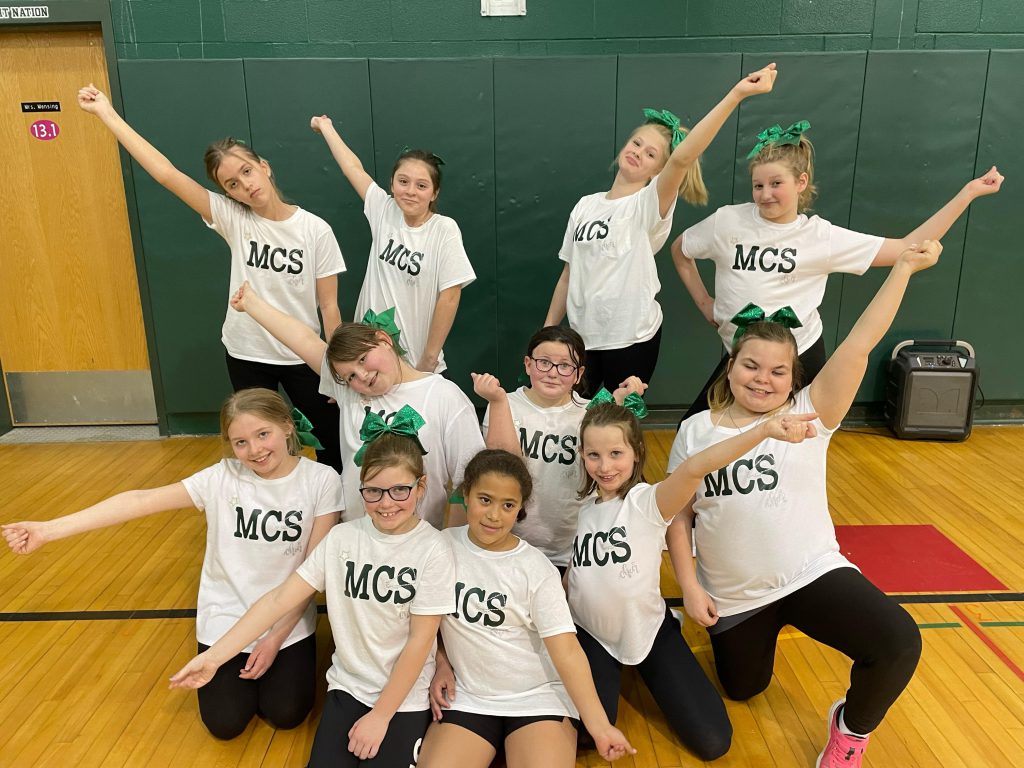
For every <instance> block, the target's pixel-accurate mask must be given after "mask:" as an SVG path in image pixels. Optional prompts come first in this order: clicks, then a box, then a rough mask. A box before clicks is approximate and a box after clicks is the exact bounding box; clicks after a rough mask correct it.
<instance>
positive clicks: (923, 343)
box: [890, 339, 974, 360]
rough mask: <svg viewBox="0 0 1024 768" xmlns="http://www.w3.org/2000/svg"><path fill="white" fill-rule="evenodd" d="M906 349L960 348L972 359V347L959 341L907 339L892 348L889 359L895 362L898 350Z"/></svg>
mask: <svg viewBox="0 0 1024 768" xmlns="http://www.w3.org/2000/svg"><path fill="white" fill-rule="evenodd" d="M907 347H943V348H945V349H955V348H957V347H962V348H963V349H965V350H966V351H967V353H968V355H967V356H968V357H974V347H972V346H971V345H970V344H968V343H967V342H966V341H961V340H960V339H957V340H955V341H954V340H953V339H908V340H907V341H901V342H900V343H899V344H897V345H896V346H895V347H894V348H893V350H892V357H891V358H890V359H891V360H895V359H896V355H898V354H899V352H900V350H901V349H906V348H907Z"/></svg>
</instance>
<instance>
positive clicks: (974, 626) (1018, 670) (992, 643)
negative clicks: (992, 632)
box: [948, 605, 1024, 680]
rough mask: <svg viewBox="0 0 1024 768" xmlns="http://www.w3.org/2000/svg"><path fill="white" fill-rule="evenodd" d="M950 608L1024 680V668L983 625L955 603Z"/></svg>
mask: <svg viewBox="0 0 1024 768" xmlns="http://www.w3.org/2000/svg"><path fill="white" fill-rule="evenodd" d="M948 608H949V610H951V611H952V612H953V613H955V614H956V615H957V616H958V617H959V619H960V621H962V622H963V623H964V626H966V627H967V628H968V629H969V630H971V632H973V633H974V634H976V635H977V636H978V638H979V639H980V640H981V642H983V643H984V644H985V645H987V646H988V649H989V650H990V651H992V653H994V654H995V655H996V656H997V657H998V658H999V660H1000V661H1001V662H1003V664H1005V665H1006V666H1008V667H1009V668H1010V671H1011V672H1013V674H1015V675H1016V676H1017V677H1018V678H1020V679H1021V680H1024V670H1022V669H1021V668H1020V667H1018V666H1017V665H1016V664H1014V663H1013V659H1011V658H1010V657H1009V656H1007V655H1006V654H1005V653H1004V652H1003V649H1002V648H1000V647H999V646H998V645H996V643H995V641H994V640H993V639H992V638H990V637H989V636H988V635H986V634H985V633H984V632H982V631H981V627H979V626H978V625H977V624H975V623H974V622H973V621H971V620H970V618H968V616H967V614H966V613H964V612H963V611H961V610H960V609H959V608H957V607H956V606H955V605H950V606H948Z"/></svg>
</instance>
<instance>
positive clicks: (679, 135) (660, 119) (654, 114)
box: [644, 109, 686, 149]
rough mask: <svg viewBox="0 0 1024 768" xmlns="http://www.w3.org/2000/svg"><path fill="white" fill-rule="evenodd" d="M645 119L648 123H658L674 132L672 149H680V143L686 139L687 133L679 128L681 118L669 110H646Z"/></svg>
mask: <svg viewBox="0 0 1024 768" xmlns="http://www.w3.org/2000/svg"><path fill="white" fill-rule="evenodd" d="M644 118H646V120H647V122H648V123H658V124H659V125H664V126H665V127H666V128H668V129H669V130H671V131H672V146H671V148H672V149H675V148H676V147H678V146H679V142H681V141H682V140H683V139H685V138H686V131H684V130H683V129H682V128H681V127H680V126H679V118H678V117H676V116H675V115H673V114H672V113H671V112H669V111H668V110H667V109H662V110H657V109H645V110H644Z"/></svg>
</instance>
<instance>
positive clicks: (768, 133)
mask: <svg viewBox="0 0 1024 768" xmlns="http://www.w3.org/2000/svg"><path fill="white" fill-rule="evenodd" d="M810 127H811V124H810V123H809V122H807V121H806V120H798V121H797V122H795V123H793V124H792V125H791V126H789V128H787V129H786V130H782V127H781V126H779V125H773V126H771V127H770V128H765V129H764V130H763V131H761V132H760V133H759V134H757V144H755V145H754V148H753V149H752V150H750V153H749V154H748V155H747V160H751V159H752V158H754V157H756V156H757V153H758V152H760V151H761V150H762V149H764V148H765V147H770V146H773V145H774V146H778V145H782V144H793V145H796V144H799V143H800V135H801V134H802V133H803V132H804V131H806V130H808V129H809V128H810Z"/></svg>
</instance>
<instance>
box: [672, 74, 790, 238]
mask: <svg viewBox="0 0 1024 768" xmlns="http://www.w3.org/2000/svg"><path fill="white" fill-rule="evenodd" d="M777 74H778V72H777V71H776V69H775V64H769V65H768V66H767V67H764V68H763V69H759V70H757V72H751V73H750V74H749V75H747V76H746V77H745V78H743V79H742V80H740V81H739V82H738V83H736V85H734V86H733V87H732V88H731V89H730V90H729V93H727V94H726V95H725V98H724V99H722V100H721V101H720V102H718V104H716V105H715V106H714V108H712V110H711V111H710V112H708V113H707V114H706V115H705V116H704V117H703V118H702V119H701V121H700V122H699V123H697V124H696V125H695V126H693V130H691V131H690V133H689V134H688V135H687V136H686V138H685V139H683V140H682V141H681V142H679V144H678V145H677V146H676V148H675V149H674V150H673V151H672V154H671V155H669V158H668V162H667V163H666V164H665V168H664V169H663V170H662V172H661V173H660V174H659V175H658V200H659V202H660V203H661V216H662V218H664V217H665V216H667V215H668V212H669V211H670V210H672V206H673V205H674V204H675V200H676V195H678V194H679V185H680V184H682V183H683V177H684V176H686V172H687V171H688V170H690V166H692V165H693V164H694V163H695V162H697V160H698V159H699V158H700V156H701V155H702V154H703V153H704V150H705V149H707V148H708V145H710V144H711V141H712V139H714V138H715V136H717V135H718V132H719V130H721V128H722V126H723V125H724V124H725V121H726V120H728V119H729V115H731V114H732V113H733V110H734V109H736V107H738V106H739V104H740V102H741V101H743V100H744V99H745V98H747V97H748V96H756V95H757V94H759V93H768V92H769V91H771V89H772V86H773V85H774V84H775V77H776V75H777Z"/></svg>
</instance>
